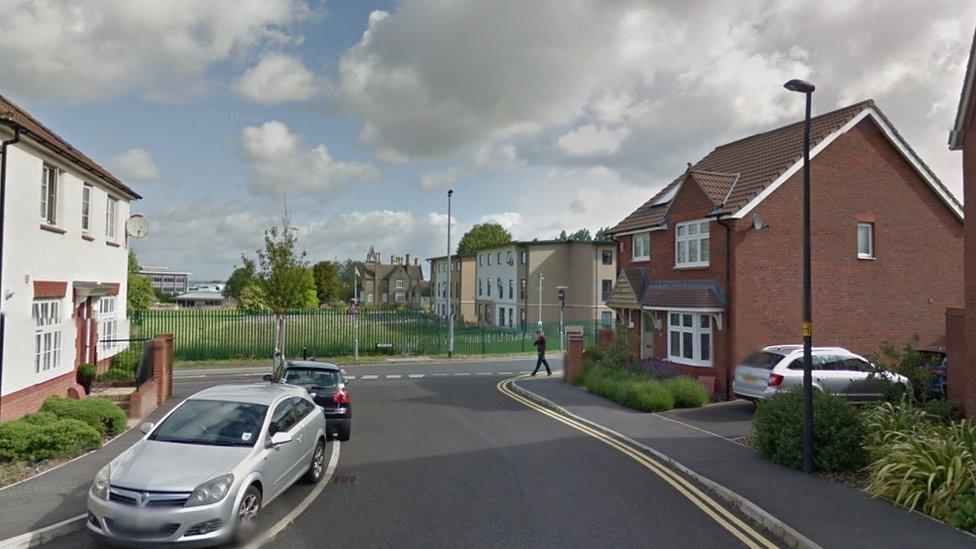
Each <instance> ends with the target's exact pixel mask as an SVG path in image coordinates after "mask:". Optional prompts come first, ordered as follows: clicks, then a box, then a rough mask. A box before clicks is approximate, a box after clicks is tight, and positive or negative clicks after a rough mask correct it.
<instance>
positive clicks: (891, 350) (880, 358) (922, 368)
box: [868, 335, 932, 402]
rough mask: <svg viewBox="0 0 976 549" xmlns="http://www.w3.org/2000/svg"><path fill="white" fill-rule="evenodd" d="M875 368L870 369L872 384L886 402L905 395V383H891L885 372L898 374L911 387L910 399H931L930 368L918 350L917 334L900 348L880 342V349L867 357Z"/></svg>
mask: <svg viewBox="0 0 976 549" xmlns="http://www.w3.org/2000/svg"><path fill="white" fill-rule="evenodd" d="M868 358H869V359H870V361H871V364H872V365H873V366H874V368H875V370H874V371H873V372H871V374H870V375H871V379H872V382H873V384H874V385H875V386H876V387H877V389H878V390H880V391H881V394H882V395H883V397H884V399H885V400H887V401H889V402H897V401H900V400H901V398H902V396H904V395H905V392H906V388H905V386H904V385H901V384H897V385H894V384H892V383H891V382H889V381H888V380H887V379H886V376H885V372H891V373H893V374H901V375H903V376H905V377H906V378H907V379H908V382H909V383H910V384H911V386H912V394H911V395H910V396H911V399H912V400H913V401H915V402H925V401H927V400H929V399H930V398H932V370H931V368H930V367H929V365H928V364H926V362H925V357H924V355H923V354H922V353H921V352H919V350H918V336H917V335H916V336H913V337H912V339H911V340H909V341H908V343H906V344H905V346H904V347H903V348H901V349H896V348H895V347H894V346H893V345H891V344H890V343H888V342H887V341H885V342H883V343H882V344H881V349H880V352H878V353H873V354H872V355H871V356H870V357H868Z"/></svg>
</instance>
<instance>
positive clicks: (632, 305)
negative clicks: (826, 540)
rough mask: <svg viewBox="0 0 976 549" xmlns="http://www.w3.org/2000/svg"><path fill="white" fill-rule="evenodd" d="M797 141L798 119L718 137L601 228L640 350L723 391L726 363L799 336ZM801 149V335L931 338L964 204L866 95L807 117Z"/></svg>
mask: <svg viewBox="0 0 976 549" xmlns="http://www.w3.org/2000/svg"><path fill="white" fill-rule="evenodd" d="M802 143H803V124H802V122H798V123H795V124H790V125H788V126H784V127H782V128H778V129H775V130H772V131H768V132H765V133H761V134H757V135H753V136H750V137H746V138H744V139H740V140H738V141H733V142H731V143H727V144H725V145H722V146H720V147H717V148H716V149H715V150H713V151H712V152H711V153H709V154H708V155H707V156H705V157H704V158H702V159H701V160H700V161H698V162H697V163H695V164H693V165H692V164H689V166H688V168H687V169H686V170H685V172H684V173H683V174H681V175H680V176H679V177H678V178H677V179H675V180H674V181H673V182H671V183H670V184H669V185H667V186H666V187H665V188H664V189H663V190H661V191H660V192H659V193H657V194H656V195H655V196H654V197H652V198H651V199H650V200H648V201H647V202H646V203H644V204H643V205H641V206H640V207H639V208H637V210H635V211H634V212H633V213H631V214H630V215H628V216H627V217H626V218H624V219H623V220H622V221H621V222H620V223H618V224H617V225H616V226H615V227H613V228H612V229H611V233H612V234H613V236H614V237H615V238H616V239H617V240H618V251H619V253H618V256H619V261H618V277H617V282H616V284H615V287H614V291H613V294H612V295H611V298H610V300H609V301H608V304H609V305H610V306H611V307H613V308H615V309H617V312H618V315H617V316H618V318H619V319H621V321H622V322H623V323H624V324H626V325H627V326H628V327H629V329H630V330H631V331H632V334H633V340H634V342H635V345H636V346H638V347H639V351H640V354H641V356H642V357H644V358H655V359H663V360H666V361H669V362H671V363H675V364H678V366H676V368H678V369H679V370H682V371H683V372H684V373H687V374H690V375H695V376H714V377H715V382H716V385H715V389H716V393H717V394H718V395H720V396H728V390H729V386H730V384H731V383H730V380H731V376H732V375H733V369H734V367H733V366H734V364H735V363H736V361H738V360H741V359H742V358H744V356H745V355H747V354H748V353H750V352H752V351H754V350H756V349H757V348H760V347H762V346H766V345H772V344H786V343H798V342H799V341H800V340H801V337H802V335H801V316H802V294H801V291H802V279H801V273H802V271H801V269H802V255H801V254H802V233H801V229H802V210H801V206H802V170H801V168H802V156H801V155H802ZM811 147H812V148H811V208H812V218H811V225H812V261H813V272H812V277H813V279H812V280H813V304H814V307H813V330H814V332H813V339H814V345H840V346H844V347H847V348H849V349H851V350H853V351H855V352H858V353H864V354H866V353H870V352H872V351H876V350H878V347H879V344H880V343H881V342H882V341H884V340H888V341H890V342H892V343H894V344H902V343H905V342H907V341H908V340H909V338H911V337H912V335H914V334H917V335H918V336H919V338H920V341H921V343H922V344H936V343H941V342H943V341H944V338H945V336H944V334H945V308H946V307H947V306H955V305H958V304H961V303H962V299H963V296H962V291H963V286H962V284H963V282H962V275H961V272H962V271H961V267H962V253H963V251H962V248H963V245H962V236H963V223H962V219H963V212H962V206H961V205H960V204H959V202H958V201H957V200H956V199H955V197H953V196H952V194H951V193H950V192H949V191H948V190H947V189H946V188H945V187H944V186H943V185H942V183H941V182H940V181H939V180H938V178H937V177H936V176H935V175H934V174H933V173H932V172H931V170H929V168H928V167H927V166H926V165H925V164H924V163H923V162H922V160H921V159H920V158H919V157H918V156H917V155H916V154H915V153H914V151H912V149H911V147H909V146H908V144H907V143H906V142H905V140H904V139H903V138H902V137H901V136H900V135H899V134H898V132H897V131H896V130H895V128H894V127H893V126H892V124H891V122H890V121H889V120H888V119H887V118H886V117H885V116H884V114H882V113H881V111H880V110H879V109H878V107H877V106H876V105H875V104H874V102H873V101H864V102H861V103H857V104H854V105H850V106H848V107H844V108H842V109H838V110H836V111H833V112H829V113H826V114H822V115H820V116H817V117H814V118H813V120H812V126H811ZM974 203H976V201H974Z"/></svg>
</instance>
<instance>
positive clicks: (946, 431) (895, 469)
mask: <svg viewBox="0 0 976 549" xmlns="http://www.w3.org/2000/svg"><path fill="white" fill-rule="evenodd" d="M873 413H874V415H875V416H878V419H879V421H885V420H884V419H883V418H881V416H883V415H885V414H889V415H895V414H902V415H904V412H903V411H900V410H897V409H896V408H895V407H887V408H882V407H879V408H878V409H876V410H875V411H874V412H873ZM887 421H888V423H890V424H897V423H898V422H900V421H901V420H900V419H895V418H893V419H889V420H887ZM906 433H907V434H906ZM878 440H880V441H881V442H880V443H878V445H877V446H876V447H875V448H873V454H874V455H875V458H876V459H875V460H874V461H873V462H872V463H871V464H870V465H869V466H868V468H867V471H868V485H867V491H868V493H869V494H870V495H871V496H873V497H885V498H888V499H891V500H892V501H894V502H895V503H896V504H898V505H901V506H903V507H907V508H909V509H920V510H921V511H923V512H924V513H926V514H928V515H931V516H933V517H935V518H937V519H939V520H944V521H946V522H948V523H949V524H952V525H953V526H956V527H958V528H963V529H966V530H970V531H974V532H976V475H974V473H973V472H974V471H976V423H974V422H972V421H960V422H957V423H953V424H951V425H948V426H946V425H941V424H938V423H932V422H926V421H919V422H917V423H915V424H914V430H913V431H908V432H901V433H897V434H893V433H887V434H885V435H882V436H879V437H878Z"/></svg>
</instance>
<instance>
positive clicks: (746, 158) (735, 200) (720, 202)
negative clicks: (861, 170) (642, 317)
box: [610, 99, 874, 233]
mask: <svg viewBox="0 0 976 549" xmlns="http://www.w3.org/2000/svg"><path fill="white" fill-rule="evenodd" d="M869 107H874V101H872V100H870V99H869V100H867V101H862V102H860V103H855V104H853V105H850V106H847V107H844V108H842V109H837V110H835V111H831V112H828V113H825V114H821V115H819V116H815V117H813V118H811V119H810V146H811V148H812V147H814V146H816V145H817V143H819V142H820V141H821V140H823V139H824V138H826V137H827V136H828V135H830V134H831V133H833V132H834V131H836V130H838V129H840V128H841V127H843V126H844V124H847V123H848V122H849V121H851V119H853V118H854V117H855V116H857V115H858V114H859V113H860V112H861V111H863V110H864V109H866V108H869ZM802 153H803V122H802V121H800V122H795V123H793V124H789V125H787V126H783V127H781V128H777V129H775V130H771V131H768V132H763V133H760V134H756V135H752V136H749V137H746V138H743V139H739V140H737V141H732V142H731V143H726V144H725V145H721V146H719V147H716V148H715V150H713V151H712V152H710V153H708V155H706V156H705V157H704V158H702V159H701V160H699V161H698V162H697V163H696V164H694V165H692V166H691V167H690V168H689V169H688V170H687V171H686V172H685V173H684V174H682V175H681V177H679V178H678V179H675V180H674V181H672V182H671V183H670V184H669V185H668V186H666V187H665V188H664V189H662V190H661V191H660V192H658V193H657V194H656V195H654V197H652V198H651V199H650V200H648V201H647V202H645V203H644V204H643V205H642V206H641V207H639V208H637V210H635V211H634V212H633V213H631V214H630V215H628V216H627V217H625V218H624V219H623V221H621V222H620V223H618V224H617V225H616V226H615V227H613V228H612V229H611V230H610V232H611V233H621V232H626V231H632V230H636V229H642V228H645V227H654V226H656V225H660V224H661V223H663V222H664V221H666V217H667V210H668V205H654V203H655V202H656V201H657V200H658V199H659V198H660V197H663V196H665V195H666V194H667V193H668V192H670V191H671V189H673V188H674V187H675V186H676V185H680V184H681V183H682V182H684V181H685V179H686V178H687V177H688V176H689V175H690V176H691V177H692V178H693V179H694V180H695V181H696V182H697V183H698V184H699V185H701V187H702V190H703V191H704V192H705V194H706V195H707V196H708V197H709V199H711V200H712V202H713V203H714V204H715V205H716V210H715V211H714V212H713V213H716V214H719V213H731V212H735V211H737V210H738V209H740V208H742V207H743V206H745V205H746V204H748V203H749V201H750V200H752V199H753V198H754V197H755V196H756V195H758V194H759V193H760V192H762V190H763V189H765V188H766V186H768V185H769V184H770V183H772V182H773V181H775V180H776V178H778V177H779V176H780V175H781V174H782V173H783V172H785V171H786V170H787V169H788V168H789V167H790V166H792V165H793V164H795V163H796V162H797V161H798V160H799V159H800V157H801V155H802Z"/></svg>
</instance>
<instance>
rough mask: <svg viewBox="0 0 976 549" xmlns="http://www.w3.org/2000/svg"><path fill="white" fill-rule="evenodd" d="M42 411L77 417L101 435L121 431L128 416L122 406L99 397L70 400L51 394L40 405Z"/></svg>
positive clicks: (114, 433) (65, 417) (67, 417)
mask: <svg viewBox="0 0 976 549" xmlns="http://www.w3.org/2000/svg"><path fill="white" fill-rule="evenodd" d="M41 411H42V412H50V413H52V414H54V415H56V416H57V417H59V418H64V419H77V420H79V421H83V422H85V423H87V424H88V425H91V426H92V427H94V428H95V429H96V430H98V432H99V433H101V434H102V436H113V435H117V434H119V433H121V432H122V431H124V430H125V428H126V426H127V425H128V418H127V417H126V415H125V412H123V411H122V408H119V407H118V406H116V405H115V404H112V403H111V402H109V401H107V400H104V399H101V398H85V399H81V400H72V399H69V398H63V397H58V396H52V397H50V398H48V399H47V400H45V401H44V404H42V405H41Z"/></svg>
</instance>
